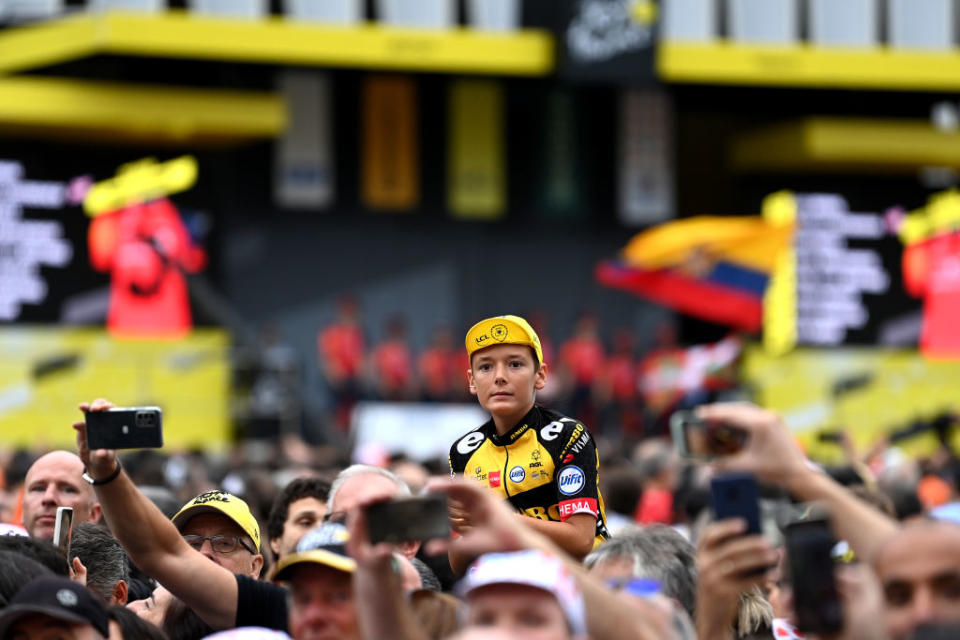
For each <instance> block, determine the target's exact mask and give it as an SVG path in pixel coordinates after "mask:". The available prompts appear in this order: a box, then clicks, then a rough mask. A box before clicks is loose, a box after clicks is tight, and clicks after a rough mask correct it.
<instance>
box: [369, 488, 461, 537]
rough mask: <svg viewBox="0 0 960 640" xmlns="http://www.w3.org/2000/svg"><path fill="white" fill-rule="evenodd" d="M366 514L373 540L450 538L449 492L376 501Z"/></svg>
mask: <svg viewBox="0 0 960 640" xmlns="http://www.w3.org/2000/svg"><path fill="white" fill-rule="evenodd" d="M366 515H367V525H368V526H369V529H370V541H371V542H373V543H377V542H408V541H411V540H430V539H433V538H449V537H450V518H449V515H448V512H447V496H446V495H445V494H440V493H431V494H427V495H425V496H422V497H418V498H400V499H397V500H387V501H384V502H376V503H374V504H372V505H370V506H369V507H367V509H366Z"/></svg>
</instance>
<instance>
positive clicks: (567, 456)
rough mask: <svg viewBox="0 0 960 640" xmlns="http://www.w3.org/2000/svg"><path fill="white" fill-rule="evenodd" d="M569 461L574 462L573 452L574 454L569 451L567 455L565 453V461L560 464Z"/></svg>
mask: <svg viewBox="0 0 960 640" xmlns="http://www.w3.org/2000/svg"><path fill="white" fill-rule="evenodd" d="M568 462H573V454H572V453H568V454H567V455H565V456H564V457H563V462H561V463H560V464H567V463H568Z"/></svg>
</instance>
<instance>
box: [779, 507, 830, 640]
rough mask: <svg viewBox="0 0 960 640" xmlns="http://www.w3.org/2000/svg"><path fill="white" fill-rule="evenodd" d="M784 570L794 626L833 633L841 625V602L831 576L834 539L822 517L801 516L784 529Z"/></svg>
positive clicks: (805, 631) (812, 631) (804, 629)
mask: <svg viewBox="0 0 960 640" xmlns="http://www.w3.org/2000/svg"><path fill="white" fill-rule="evenodd" d="M784 536H785V538H786V548H787V573H788V574H789V576H790V583H791V585H792V586H793V608H794V613H795V615H796V619H797V628H798V629H799V630H800V631H802V632H804V633H822V634H828V633H837V632H839V631H841V630H842V629H843V605H842V603H841V601H840V593H839V592H838V591H837V581H836V578H835V576H834V569H835V568H836V562H835V561H834V559H833V549H834V547H836V546H837V540H836V538H834V537H833V534H832V533H831V532H830V527H829V525H828V524H827V521H826V520H825V519H823V518H812V519H809V520H801V521H798V522H793V523H791V524H789V525H787V528H786V530H785V531H784Z"/></svg>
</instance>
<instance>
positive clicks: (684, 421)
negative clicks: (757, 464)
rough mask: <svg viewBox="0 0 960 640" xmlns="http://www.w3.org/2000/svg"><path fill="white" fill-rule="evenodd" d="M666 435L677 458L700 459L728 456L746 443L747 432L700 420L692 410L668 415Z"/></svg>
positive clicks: (723, 424)
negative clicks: (668, 434)
mask: <svg viewBox="0 0 960 640" xmlns="http://www.w3.org/2000/svg"><path fill="white" fill-rule="evenodd" d="M670 435H671V436H672V437H673V443H674V446H675V447H676V448H677V451H679V452H680V455H681V456H683V457H685V458H698V459H701V460H711V459H713V458H716V457H719V456H729V455H731V454H734V453H736V452H738V451H740V450H741V449H743V447H744V445H746V443H747V432H746V431H744V430H743V429H740V428H738V427H734V426H731V425H728V424H725V423H723V422H717V421H714V420H703V419H701V418H698V417H697V415H696V414H695V413H694V412H693V411H675V412H674V413H673V415H671V416H670Z"/></svg>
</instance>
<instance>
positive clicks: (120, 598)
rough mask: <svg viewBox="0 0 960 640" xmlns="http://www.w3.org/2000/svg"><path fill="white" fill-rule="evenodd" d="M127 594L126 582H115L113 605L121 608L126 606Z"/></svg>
mask: <svg viewBox="0 0 960 640" xmlns="http://www.w3.org/2000/svg"><path fill="white" fill-rule="evenodd" d="M129 593H130V592H129V590H128V589H127V582H126V580H117V584H115V585H113V594H112V595H113V600H114V602H113V604H117V605H120V606H121V607H125V606H127V597H128V596H129Z"/></svg>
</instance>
